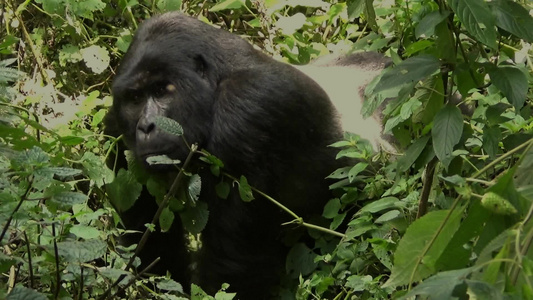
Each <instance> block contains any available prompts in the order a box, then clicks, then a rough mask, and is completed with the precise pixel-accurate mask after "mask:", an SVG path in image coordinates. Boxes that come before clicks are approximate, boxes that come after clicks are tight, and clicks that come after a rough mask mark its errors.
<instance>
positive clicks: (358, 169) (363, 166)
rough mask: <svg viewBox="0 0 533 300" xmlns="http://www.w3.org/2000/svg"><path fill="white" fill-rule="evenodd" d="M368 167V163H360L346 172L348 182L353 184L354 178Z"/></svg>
mask: <svg viewBox="0 0 533 300" xmlns="http://www.w3.org/2000/svg"><path fill="white" fill-rule="evenodd" d="M367 166H368V163H364V162H360V163H357V164H356V165H355V166H353V168H351V169H350V171H349V172H348V179H349V180H350V182H353V181H354V180H355V177H356V176H357V175H359V173H361V172H363V171H364V170H365V169H366V167H367Z"/></svg>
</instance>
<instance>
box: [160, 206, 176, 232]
mask: <svg viewBox="0 0 533 300" xmlns="http://www.w3.org/2000/svg"><path fill="white" fill-rule="evenodd" d="M173 222H174V213H173V212H172V211H171V210H170V209H169V208H168V207H165V208H163V211H162V212H161V215H160V216H159V226H160V227H161V231H162V232H167V231H169V230H170V227H172V223H173Z"/></svg>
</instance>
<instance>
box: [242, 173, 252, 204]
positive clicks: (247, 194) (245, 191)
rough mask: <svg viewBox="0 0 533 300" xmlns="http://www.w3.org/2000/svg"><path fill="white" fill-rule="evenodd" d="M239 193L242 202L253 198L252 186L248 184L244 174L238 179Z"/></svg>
mask: <svg viewBox="0 0 533 300" xmlns="http://www.w3.org/2000/svg"><path fill="white" fill-rule="evenodd" d="M239 195H240V196H241V200H242V201H244V202H250V201H252V200H254V199H255V198H254V194H253V192H252V187H251V186H250V185H249V184H248V180H247V179H246V177H244V176H241V179H240V180H239Z"/></svg>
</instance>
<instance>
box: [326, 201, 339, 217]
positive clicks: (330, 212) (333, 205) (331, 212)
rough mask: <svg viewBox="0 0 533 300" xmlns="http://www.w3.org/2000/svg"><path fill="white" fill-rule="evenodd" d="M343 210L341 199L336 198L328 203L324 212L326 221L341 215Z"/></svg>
mask: <svg viewBox="0 0 533 300" xmlns="http://www.w3.org/2000/svg"><path fill="white" fill-rule="evenodd" d="M340 209H341V200H340V199H339V198H334V199H331V200H329V201H328V203H326V206H324V212H323V213H322V216H323V217H324V218H326V219H333V218H335V217H336V216H337V215H338V214H339V210H340Z"/></svg>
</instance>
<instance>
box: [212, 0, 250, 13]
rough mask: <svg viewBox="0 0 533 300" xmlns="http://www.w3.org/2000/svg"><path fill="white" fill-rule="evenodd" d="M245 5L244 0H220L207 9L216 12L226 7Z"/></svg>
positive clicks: (237, 7)
mask: <svg viewBox="0 0 533 300" xmlns="http://www.w3.org/2000/svg"><path fill="white" fill-rule="evenodd" d="M243 6H246V3H245V1H244V0H222V1H219V2H218V3H217V4H216V5H214V6H213V7H211V8H210V9H209V11H210V12H217V11H221V10H226V9H239V8H241V7H243Z"/></svg>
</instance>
